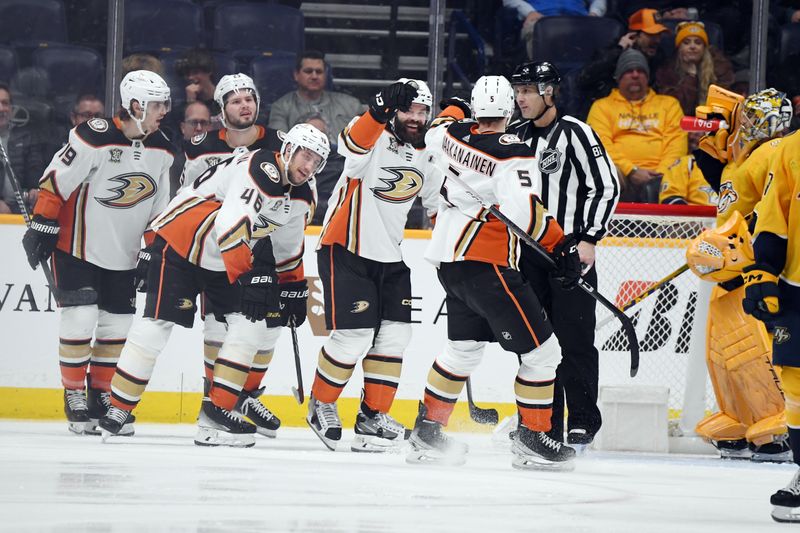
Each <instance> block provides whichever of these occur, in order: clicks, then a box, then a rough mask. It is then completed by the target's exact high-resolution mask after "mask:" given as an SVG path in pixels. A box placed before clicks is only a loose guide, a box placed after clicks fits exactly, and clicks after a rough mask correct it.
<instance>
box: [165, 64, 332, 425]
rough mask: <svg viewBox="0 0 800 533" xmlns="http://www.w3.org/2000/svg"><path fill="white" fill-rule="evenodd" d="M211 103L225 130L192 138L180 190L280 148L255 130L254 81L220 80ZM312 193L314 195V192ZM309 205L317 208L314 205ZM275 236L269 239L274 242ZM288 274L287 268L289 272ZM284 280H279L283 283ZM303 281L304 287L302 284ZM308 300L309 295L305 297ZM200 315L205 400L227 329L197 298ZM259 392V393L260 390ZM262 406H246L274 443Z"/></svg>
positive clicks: (252, 387)
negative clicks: (220, 168) (237, 161)
mask: <svg viewBox="0 0 800 533" xmlns="http://www.w3.org/2000/svg"><path fill="white" fill-rule="evenodd" d="M214 100H215V101H216V103H217V105H219V108H220V109H221V110H222V112H221V117H222V124H223V126H224V127H223V128H222V129H220V130H219V131H211V132H207V133H202V134H200V135H196V136H195V137H192V139H190V140H189V142H188V143H186V145H185V155H186V163H185V164H184V167H183V173H182V175H181V183H182V186H183V187H189V186H191V185H192V183H193V182H194V180H195V179H197V178H198V177H199V176H200V175H201V174H202V173H203V172H205V171H206V170H208V169H209V168H210V167H213V166H214V165H216V164H218V163H220V162H221V161H224V160H225V159H228V158H230V157H233V156H235V155H238V154H243V153H247V152H248V151H253V150H258V149H263V150H267V151H272V152H274V151H278V150H280V148H281V144H282V142H283V141H282V139H281V137H282V136H283V135H284V133H283V132H278V131H277V130H274V129H271V128H267V127H265V126H261V125H259V124H256V119H257V118H258V110H259V108H260V106H261V96H260V95H259V93H258V89H257V88H256V86H255V83H253V79H252V78H251V77H250V76H247V75H246V74H241V73H239V74H228V75H226V76H223V77H222V78H221V79H220V80H219V83H217V87H216V89H215V90H214ZM313 189H314V188H313V187H312V191H313ZM313 203H316V200H314V202H313ZM274 239H275V236H273V240H274ZM302 251H303V249H302V247H301V249H300V250H299V252H298V251H294V250H293V251H292V252H293V254H296V253H299V254H300V255H301V257H302ZM295 259H296V257H295V255H292V256H290V257H286V258H285V260H286V261H288V262H292V263H294V262H296V261H295ZM286 268H287V266H286V265H284V264H280V263H279V264H278V272H279V275H280V272H281V270H282V269H286ZM289 270H291V268H289ZM287 276H288V274H284V276H283V277H287ZM302 281H305V280H304V279H303V280H302ZM286 283H289V284H293V285H301V284H302V283H301V280H299V279H298V280H294V279H293V280H291V281H286ZM284 292H286V293H287V294H303V293H302V292H301V293H298V292H297V291H294V292H292V291H284ZM305 294H307V292H306V293H305ZM200 315H201V316H202V318H203V362H204V365H203V366H204V372H205V378H204V380H203V384H204V400H205V399H206V398H207V394H208V387H209V386H210V384H211V378H212V374H213V372H214V362H215V361H216V359H217V354H218V353H219V349H220V347H221V346H222V341H223V339H224V338H225V324H224V323H223V322H220V321H218V320H217V319H216V318H215V317H214V310H213V309H212V308H211V306H210V304H209V302H208V299H207V298H205V297H203V296H201V304H200ZM272 353H273V352H272V349H271V348H270V349H269V350H267V349H260V350H259V352H258V354H257V355H256V358H255V360H254V361H253V366H252V367H251V369H250V377H249V378H248V383H247V384H246V386H245V390H246V391H249V392H251V393H252V394H256V393H257V392H258V391H259V385H260V384H261V380H262V378H263V377H264V375H265V374H266V372H267V369H268V368H269V364H270V362H271V360H272ZM262 390H263V389H262ZM259 403H260V402H258V400H255V401H253V402H250V404H249V405H250V407H251V408H252V409H251V413H253V416H256V413H260V416H259V422H260V423H259V424H257V426H258V428H259V433H261V434H264V435H266V436H269V437H272V436H274V435H275V432H276V431H277V430H278V428H279V427H280V424H281V421H280V419H279V418H278V417H276V416H275V415H274V414H273V413H272V412H271V411H269V410H268V409H267V408H266V407H264V406H263V405H259Z"/></svg>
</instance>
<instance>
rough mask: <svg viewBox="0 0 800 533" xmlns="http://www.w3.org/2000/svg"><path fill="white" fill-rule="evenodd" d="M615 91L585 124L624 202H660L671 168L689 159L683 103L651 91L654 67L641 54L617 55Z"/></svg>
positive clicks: (597, 104)
mask: <svg viewBox="0 0 800 533" xmlns="http://www.w3.org/2000/svg"><path fill="white" fill-rule="evenodd" d="M614 77H615V78H616V80H617V86H618V88H617V89H613V90H612V91H611V94H610V95H608V96H607V97H605V98H601V99H599V100H597V101H595V102H594V104H592V108H591V110H590V111H589V118H588V119H587V121H586V122H587V123H588V124H589V125H590V126H591V127H592V128H593V129H594V130H595V131H596V132H597V134H598V135H599V136H600V140H601V141H602V142H603V146H605V148H606V150H608V153H609V154H610V155H611V159H613V161H614V163H616V165H617V169H618V171H619V176H620V181H621V182H622V194H621V197H620V200H621V201H628V202H652V203H655V202H657V201H658V185H659V182H660V180H661V176H662V175H663V174H664V172H666V170H667V169H668V168H669V166H670V165H671V164H672V163H674V162H675V160H676V159H679V158H680V157H682V156H683V155H685V154H686V151H687V142H688V139H687V135H686V132H685V131H683V130H681V127H680V121H681V118H682V117H683V111H682V110H681V106H680V103H679V102H678V100H676V99H675V98H673V97H672V96H665V95H661V94H656V92H655V91H654V90H653V89H651V88H650V84H649V81H648V80H649V77H650V67H649V66H648V64H647V59H645V57H644V55H643V54H642V53H641V52H639V51H638V50H626V51H625V52H623V53H622V55H620V56H619V61H617V68H616V70H615V72H614Z"/></svg>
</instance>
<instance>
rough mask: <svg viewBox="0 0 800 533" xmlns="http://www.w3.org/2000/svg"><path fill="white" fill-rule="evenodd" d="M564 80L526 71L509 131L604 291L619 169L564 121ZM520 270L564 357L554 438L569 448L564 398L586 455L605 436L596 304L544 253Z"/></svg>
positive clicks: (548, 69) (586, 274) (584, 129)
mask: <svg viewBox="0 0 800 533" xmlns="http://www.w3.org/2000/svg"><path fill="white" fill-rule="evenodd" d="M560 81H561V76H560V75H559V73H558V70H556V68H555V66H553V65H552V64H551V63H548V62H546V61H542V62H535V63H524V64H522V65H520V66H519V67H517V69H516V70H515V71H514V75H513V76H512V77H511V84H512V85H513V86H514V94H515V97H516V100H517V104H518V105H519V108H520V112H521V116H520V118H519V119H518V120H516V121H515V122H512V123H511V124H510V125H509V127H508V130H507V131H509V132H511V133H515V134H516V135H517V136H518V137H519V138H521V139H522V140H523V141H525V143H527V144H528V145H529V146H530V147H531V148H532V149H533V150H534V152H535V153H536V161H537V164H536V166H535V167H534V168H532V169H531V170H530V176H520V179H530V180H533V186H534V189H535V190H538V191H539V194H540V195H541V199H542V202H543V203H544V205H545V207H546V208H547V210H548V211H549V212H550V213H551V214H552V215H553V216H555V217H556V219H557V220H558V223H559V224H561V227H562V228H564V233H566V234H570V233H572V234H574V235H575V236H576V238H577V240H578V241H579V244H578V253H579V255H580V259H581V263H582V264H583V279H584V280H585V281H586V282H587V283H589V284H590V285H591V286H592V287H597V270H596V269H595V268H594V258H595V245H596V244H597V241H599V240H600V239H601V238H602V237H603V234H604V233H605V230H606V225H607V224H608V221H609V219H610V218H611V214H612V213H613V212H614V207H615V206H616V203H617V200H618V198H619V192H620V186H619V179H618V178H617V172H616V169H615V167H614V163H613V162H612V161H611V158H610V157H609V156H608V154H607V153H606V150H605V148H604V147H603V144H602V143H601V142H600V139H599V138H598V136H597V134H596V133H595V132H594V131H593V130H592V128H590V127H589V126H588V125H586V124H585V123H583V122H581V121H579V120H577V119H575V118H573V117H570V116H562V117H559V116H558V110H557V109H556V105H555V100H556V94H557V91H558V86H559V82H560ZM520 268H521V270H522V273H523V275H524V276H525V277H526V278H527V280H528V281H529V282H530V283H531V285H532V286H533V289H534V291H535V292H536V294H537V295H538V296H539V299H540V300H541V302H542V305H543V306H544V307H545V309H546V310H547V312H548V313H549V315H550V319H551V321H552V323H553V328H554V330H555V333H556V336H557V337H558V340H559V343H560V344H561V349H562V357H563V359H562V361H561V364H560V365H559V367H558V370H557V374H556V383H555V396H554V399H553V419H552V422H553V427H552V430H551V432H550V436H551V437H552V438H553V439H556V440H558V441H560V442H563V441H564V397H565V396H566V404H567V408H568V411H569V420H568V429H569V433H568V434H567V443H568V444H569V445H571V446H574V447H576V448H578V449H579V450H578V451H581V449H582V448H585V447H586V446H587V445H589V444H590V443H591V442H592V440H593V439H594V436H595V434H596V433H597V431H598V430H599V429H600V425H601V422H602V421H601V417H600V410H599V409H598V407H597V387H598V385H597V384H598V379H599V375H598V352H597V348H595V346H594V328H595V321H596V319H595V304H596V302H595V300H594V298H592V297H591V296H590V295H589V294H587V293H586V292H584V291H582V290H571V291H566V290H564V289H562V288H561V285H560V283H559V282H558V281H556V280H554V279H552V278H551V277H550V276H549V275H548V274H549V269H548V267H547V266H546V265H544V264H542V263H541V261H540V259H539V258H538V256H537V255H536V253H534V252H533V250H531V249H529V248H528V247H523V251H522V261H521V263H520Z"/></svg>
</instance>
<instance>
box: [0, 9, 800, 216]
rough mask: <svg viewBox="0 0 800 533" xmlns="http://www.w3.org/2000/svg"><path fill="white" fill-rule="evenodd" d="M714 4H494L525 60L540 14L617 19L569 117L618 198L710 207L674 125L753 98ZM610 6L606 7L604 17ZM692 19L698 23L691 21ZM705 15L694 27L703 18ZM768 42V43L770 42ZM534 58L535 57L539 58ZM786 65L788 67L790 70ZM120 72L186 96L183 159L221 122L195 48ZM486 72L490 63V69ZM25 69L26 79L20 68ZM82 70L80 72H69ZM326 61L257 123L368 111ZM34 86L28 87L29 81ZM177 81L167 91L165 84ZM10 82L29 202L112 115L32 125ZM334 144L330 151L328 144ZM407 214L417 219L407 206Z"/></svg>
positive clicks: (743, 34)
mask: <svg viewBox="0 0 800 533" xmlns="http://www.w3.org/2000/svg"><path fill="white" fill-rule="evenodd" d="M740 3H741V2H737V1H735V0H734V1H733V2H722V1H715V0H708V1H705V2H704V1H695V2H693V5H692V6H686V5H682V4H683V3H682V2H672V1H668V0H649V1H648V2H641V1H638V0H628V1H625V0H620V1H618V2H616V3H609V2H607V0H592V1H584V0H502V6H501V5H500V2H496V4H497V5H496V9H500V8H506V9H512V10H514V11H515V12H516V13H517V15H518V17H519V20H520V22H521V23H522V29H521V30H520V34H519V38H520V39H521V41H522V42H524V43H525V52H526V53H527V54H528V55H530V54H532V53H533V50H532V49H531V46H532V39H531V36H532V35H533V33H534V32H535V28H536V23H537V21H539V20H540V19H541V18H543V17H549V16H558V15H570V16H595V17H603V16H606V17H616V18H620V19H622V20H624V21H625V22H626V26H627V31H626V32H625V33H624V34H623V35H620V36H619V38H618V39H617V40H616V41H615V42H612V43H609V45H608V46H607V47H603V48H600V49H598V50H596V51H595V53H594V55H593V57H592V58H591V60H589V61H588V62H587V63H586V64H585V65H583V67H582V68H580V69H579V71H577V72H575V74H576V80H577V82H576V87H577V90H579V91H580V94H581V95H582V98H581V99H580V104H581V105H580V106H578V107H577V108H576V109H572V110H571V112H572V113H573V114H575V115H576V116H577V117H578V118H580V119H585V120H587V122H588V123H589V125H591V126H592V127H593V128H594V129H595V130H596V132H597V133H598V135H599V136H600V138H601V140H602V141H603V143H604V145H605V146H606V148H607V150H608V152H609V153H610V154H611V156H612V158H613V160H614V161H615V162H616V164H617V169H618V173H619V176H620V181H621V183H622V184H623V191H622V200H623V201H633V202H658V201H659V199H660V200H661V201H665V202H669V203H687V202H688V203H706V204H710V203H712V202H713V198H711V197H710V196H709V195H708V194H706V193H707V191H703V190H700V188H701V187H703V183H704V182H703V180H702V176H699V177H696V174H697V173H698V172H699V170H698V169H697V168H696V167H695V166H694V165H693V163H692V160H691V157H690V156H689V151H688V148H689V147H690V145H691V144H692V141H696V139H693V138H692V136H688V137H687V134H686V133H685V132H683V131H682V130H681V129H680V126H679V123H680V119H681V118H682V117H683V116H684V115H693V114H694V109H695V107H696V106H697V105H699V104H702V103H703V102H704V101H705V98H706V94H707V91H708V87H709V86H710V85H711V84H716V85H720V86H722V87H725V88H729V89H731V90H735V91H737V92H740V93H741V94H747V92H748V91H749V87H748V81H749V71H748V70H747V68H746V67H747V64H748V61H749V53H748V52H749V51H748V44H747V43H748V42H749V41H748V39H747V36H748V34H749V31H750V28H749V24H750V21H749V17H746V16H741V14H742V13H743V11H741V9H746V8H748V6H747V5H744V3H741V5H740ZM612 6H613V10H612ZM698 19H700V20H698ZM701 20H702V21H701ZM712 23H713V24H716V25H717V26H718V27H719V29H720V30H721V32H722V37H723V42H724V48H722V49H720V48H717V47H716V46H714V44H713V43H712V40H711V39H710V37H709V32H708V31H707V27H706V24H712ZM770 24H771V26H770V27H771V28H774V27H777V26H778V25H780V24H800V9H798V8H792V7H786V6H784V5H783V4H781V3H780V2H773V3H771V11H770ZM770 46H773V44H772V39H771V44H770ZM537 52H538V53H540V54H541V53H542V51H537ZM790 61H791V63H789V62H790ZM798 64H800V56H798V55H797V54H795V55H790V56H789V57H788V58H787V60H786V64H782V65H779V66H777V67H775V68H771V69H770V72H771V73H773V75H772V76H771V77H770V79H769V80H768V81H769V82H770V84H772V85H774V86H775V87H776V88H777V89H779V90H781V91H786V92H787V94H788V95H789V97H790V98H793V103H794V106H795V107H794V112H795V122H794V123H793V125H794V126H795V127H797V125H798V116H800V73H799V72H798V69H797V68H796V65H798ZM122 67H123V68H122V70H123V73H124V72H127V71H130V70H136V69H147V70H152V71H155V72H157V73H159V74H161V75H162V76H164V77H166V78H168V79H172V80H173V81H176V83H177V86H178V87H183V91H182V94H179V95H174V96H173V100H174V101H175V102H178V103H180V105H179V106H175V108H174V109H173V111H172V112H171V113H170V114H169V115H168V116H167V118H166V120H165V121H164V123H163V124H162V130H163V131H164V132H165V133H166V134H167V135H168V136H169V137H170V139H171V140H172V142H173V143H174V144H175V146H176V147H177V148H178V152H179V153H182V150H181V146H182V143H184V142H187V141H188V140H189V139H191V138H192V137H193V136H195V135H198V134H200V133H203V132H207V131H211V130H215V129H218V128H219V127H220V126H221V123H220V116H219V112H220V111H219V109H218V107H217V104H216V103H215V102H214V98H213V95H214V89H215V80H216V79H218V78H219V73H218V68H217V65H216V64H215V60H214V56H213V54H212V53H211V52H210V51H208V50H206V49H203V48H196V49H190V50H186V51H184V52H183V53H181V55H180V57H179V58H178V59H177V60H175V61H174V62H173V63H172V64H170V65H169V68H166V67H165V63H162V61H161V60H160V59H159V58H158V57H156V56H155V55H151V54H146V53H135V54H130V55H128V56H126V57H125V58H124V60H123V65H122ZM490 68H491V65H490ZM28 74H29V73H28ZM76 75H80V73H76ZM329 76H330V65H329V64H328V63H327V62H326V60H325V54H324V53H323V52H319V51H314V50H306V51H305V52H303V53H301V54H299V55H298V56H297V58H296V64H295V68H294V72H293V79H294V82H295V85H296V89H295V90H292V91H290V92H288V93H286V94H284V95H283V96H281V97H280V98H278V99H277V100H275V101H274V102H262V103H261V104H262V107H261V114H260V118H261V121H262V123H263V124H264V125H268V126H269V127H271V128H274V129H279V130H283V131H287V130H288V129H289V128H291V127H292V126H293V125H295V124H298V123H301V122H307V123H311V124H313V125H314V126H316V127H317V128H319V129H320V130H322V131H323V132H325V133H326V134H327V135H328V137H329V139H330V141H331V143H332V144H333V145H335V144H336V142H337V137H338V134H339V132H340V131H341V130H342V128H343V127H344V126H345V125H346V124H347V122H348V121H349V120H350V119H351V118H352V117H353V116H355V115H357V114H360V113H362V112H363V111H364V110H365V105H364V104H363V103H362V102H361V101H359V100H358V99H357V98H355V97H353V96H351V95H349V94H346V93H344V92H339V91H336V90H331V87H332V83H331V80H330V79H329ZM30 83H33V82H30ZM173 85H174V84H173ZM14 87H21V88H22V89H23V90H21V91H20V92H21V93H23V96H26V93H27V92H28V91H26V90H24V88H25V79H24V77H23V76H19V78H18V79H16V80H13V81H12V80H2V79H0V142H2V143H3V146H4V147H5V148H6V149H7V152H8V153H9V157H10V161H11V166H12V168H13V170H14V172H15V174H16V176H17V177H18V179H19V180H20V182H21V185H22V188H23V189H24V190H25V191H26V195H27V196H28V198H29V199H30V200H33V199H35V195H36V188H37V183H38V179H39V178H40V177H41V172H42V170H43V169H44V168H45V167H46V165H47V163H48V161H49V160H50V159H51V157H52V155H53V154H54V153H55V152H56V151H57V150H58V149H59V148H60V146H61V145H62V144H63V142H64V139H66V134H67V131H68V129H69V128H70V127H73V126H75V125H77V124H79V123H81V122H84V121H86V120H90V119H92V118H94V117H98V116H103V115H104V114H105V113H107V114H111V113H112V110H105V109H104V105H103V100H102V98H100V97H99V96H98V95H96V94H94V93H91V92H87V93H84V94H80V95H79V96H78V97H77V98H75V99H74V102H73V103H72V107H71V109H70V111H69V113H68V121H67V120H62V121H61V122H56V123H55V124H54V123H53V122H48V123H45V124H42V123H38V124H37V120H36V116H37V112H38V111H37V107H36V105H35V104H34V103H27V104H25V103H23V104H21V105H18V106H16V107H14V106H15V90H14ZM334 148H335V146H334ZM182 164H183V159H182V158H181V157H178V158H176V163H175V169H174V170H173V192H174V190H175V189H177V187H178V182H179V177H180V168H181V166H182ZM341 169H342V161H341V157H340V156H339V155H338V154H337V153H336V150H335V149H334V150H332V155H331V159H330V161H329V162H328V164H327V165H326V167H325V172H324V174H323V175H321V176H319V178H318V184H317V187H318V192H319V198H320V206H319V208H318V210H317V212H316V217H315V221H316V222H320V220H321V217H322V215H323V214H324V211H325V206H326V204H327V200H328V196H329V195H330V191H331V190H332V188H333V186H334V184H335V182H336V180H337V179H338V177H339V173H340V172H341ZM676 173H684V174H686V177H685V178H684V179H682V180H681V181H682V182H684V183H685V182H688V181H689V178H688V177H689V176H695V177H696V179H693V180H691V183H696V184H697V187H698V190H697V191H684V192H683V193H682V194H680V195H678V194H675V192H674V191H672V190H671V189H670V185H669V184H670V183H673V182H675V181H677V180H676V179H674V178H673V179H672V180H670V179H669V176H677V174H676ZM13 198H14V196H13V190H12V188H11V184H10V180H9V179H8V177H7V176H6V172H5V170H4V169H0V213H9V212H18V208H17V205H16V203H15V202H14V200H13ZM412 213H417V212H416V211H412ZM412 216H414V217H415V220H413V221H411V220H410V224H409V225H410V226H411V227H419V226H423V225H424V224H425V221H424V217H423V216H418V217H416V215H412Z"/></svg>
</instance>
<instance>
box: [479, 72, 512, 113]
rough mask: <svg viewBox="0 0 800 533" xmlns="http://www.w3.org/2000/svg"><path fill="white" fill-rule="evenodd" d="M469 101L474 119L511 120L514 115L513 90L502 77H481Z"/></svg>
mask: <svg viewBox="0 0 800 533" xmlns="http://www.w3.org/2000/svg"><path fill="white" fill-rule="evenodd" d="M471 100H472V101H471V104H472V109H473V112H474V114H475V118H484V117H486V118H491V117H496V118H501V117H505V118H511V115H512V114H513V113H514V89H513V87H511V83H510V82H509V81H508V80H507V79H506V78H505V77H503V76H481V77H480V78H479V79H478V81H476V82H475V86H474V87H473V88H472V98H471Z"/></svg>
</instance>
